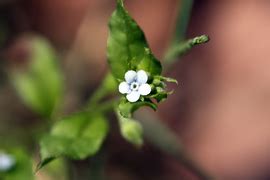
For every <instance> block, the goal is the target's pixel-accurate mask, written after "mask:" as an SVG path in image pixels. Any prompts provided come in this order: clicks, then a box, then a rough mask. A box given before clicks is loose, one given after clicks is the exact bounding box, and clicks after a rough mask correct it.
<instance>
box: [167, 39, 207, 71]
mask: <svg viewBox="0 0 270 180" xmlns="http://www.w3.org/2000/svg"><path fill="white" fill-rule="evenodd" d="M208 41H209V37H208V36H207V35H201V36H197V37H195V38H192V39H189V40H187V41H185V42H182V43H179V44H174V45H173V46H172V47H171V48H169V49H168V51H167V52H166V54H165V57H164V63H165V64H164V66H165V68H166V67H168V66H171V65H172V64H173V63H174V62H175V61H176V60H177V57H178V56H183V55H184V54H186V53H187V52H188V51H189V50H190V49H191V48H193V47H194V46H196V45H199V44H203V43H207V42H208Z"/></svg>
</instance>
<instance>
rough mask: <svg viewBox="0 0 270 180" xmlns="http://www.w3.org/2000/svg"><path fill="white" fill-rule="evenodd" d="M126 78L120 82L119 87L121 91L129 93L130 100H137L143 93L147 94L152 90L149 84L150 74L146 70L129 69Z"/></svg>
mask: <svg viewBox="0 0 270 180" xmlns="http://www.w3.org/2000/svg"><path fill="white" fill-rule="evenodd" d="M125 80H126V81H124V82H121V83H120V84H119V87H118V89H119V92H120V93H122V94H127V96H126V98H127V100H128V101H129V102H136V101H138V100H139V99H140V96H141V95H143V96H145V95H148V94H149V93H150V92H151V86H150V85H149V84H147V80H148V76H147V74H146V72H145V71H144V70H139V71H138V72H135V71H133V70H129V71H127V72H126V74H125Z"/></svg>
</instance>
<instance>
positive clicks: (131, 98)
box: [126, 91, 140, 102]
mask: <svg viewBox="0 0 270 180" xmlns="http://www.w3.org/2000/svg"><path fill="white" fill-rule="evenodd" d="M126 97H127V100H128V101H129V102H136V101H138V100H139V98H140V93H139V92H138V91H132V92H131V93H129V94H128V95H127V96H126Z"/></svg>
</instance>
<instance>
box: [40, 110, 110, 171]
mask: <svg viewBox="0 0 270 180" xmlns="http://www.w3.org/2000/svg"><path fill="white" fill-rule="evenodd" d="M107 133H108V122H107V121H106V119H105V118H104V117H103V116H102V115H101V114H97V113H96V114H89V113H88V112H82V113H78V114H74V115H72V116H69V117H67V118H64V119H62V120H61V121H59V122H57V123H56V124H55V125H54V126H53V128H52V131H51V133H50V134H49V135H47V136H45V137H44V138H42V140H41V142H40V147H41V150H40V152H41V163H40V164H39V166H38V169H40V168H41V167H42V166H44V165H46V164H47V163H49V162H50V161H51V160H53V159H55V158H57V157H59V156H67V157H70V158H72V159H85V158H86V157H88V156H91V155H94V154H95V153H96V152H97V151H98V150H99V149H100V147H101V145H102V143H103V141H104V139H105V137H106V135H107Z"/></svg>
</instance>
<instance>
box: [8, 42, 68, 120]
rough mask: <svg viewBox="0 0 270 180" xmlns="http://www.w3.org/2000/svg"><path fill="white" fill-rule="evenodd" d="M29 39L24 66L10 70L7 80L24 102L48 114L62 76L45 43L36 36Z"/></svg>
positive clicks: (58, 93) (57, 97) (58, 96)
mask: <svg viewBox="0 0 270 180" xmlns="http://www.w3.org/2000/svg"><path fill="white" fill-rule="evenodd" d="M30 42H31V43H30V45H31V51H30V59H29V61H28V64H27V68H26V69H16V70H14V71H13V73H12V74H11V81H12V83H13V85H14V87H15V89H16V91H17V92H18V94H19V96H20V97H21V99H22V100H23V101H24V103H25V104H26V105H28V106H29V107H30V108H32V110H34V111H35V112H37V113H39V114H41V115H42V116H45V117H49V116H50V115H51V113H52V112H53V110H54V109H55V107H56V106H57V105H58V103H59V101H60V99H61V95H62V94H63V75H62V72H61V70H60V69H59V64H58V59H57V56H56V53H55V52H54V50H53V48H52V46H51V45H50V44H49V42H48V41H46V40H45V39H43V38H38V37H35V38H33V39H32V40H31V41H30Z"/></svg>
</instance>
